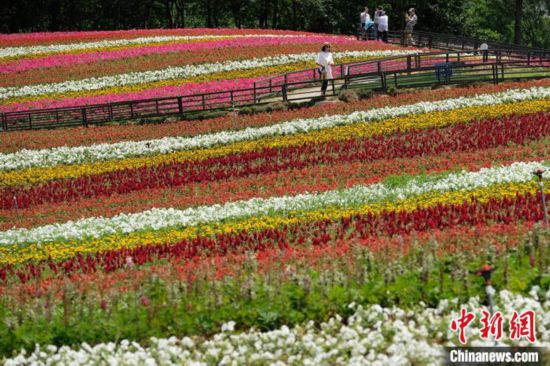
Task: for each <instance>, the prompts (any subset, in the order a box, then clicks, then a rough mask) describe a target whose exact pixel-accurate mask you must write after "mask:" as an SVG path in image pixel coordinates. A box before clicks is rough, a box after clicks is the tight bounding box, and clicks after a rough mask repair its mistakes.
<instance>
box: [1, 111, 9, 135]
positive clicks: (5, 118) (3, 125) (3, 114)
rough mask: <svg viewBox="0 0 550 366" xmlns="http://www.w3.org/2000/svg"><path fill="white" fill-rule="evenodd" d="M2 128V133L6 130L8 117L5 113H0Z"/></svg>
mask: <svg viewBox="0 0 550 366" xmlns="http://www.w3.org/2000/svg"><path fill="white" fill-rule="evenodd" d="M2 128H3V129H4V131H7V130H8V116H6V113H2Z"/></svg>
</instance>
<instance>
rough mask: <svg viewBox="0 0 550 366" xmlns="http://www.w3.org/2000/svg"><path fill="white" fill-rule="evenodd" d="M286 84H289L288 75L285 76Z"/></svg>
mask: <svg viewBox="0 0 550 366" xmlns="http://www.w3.org/2000/svg"><path fill="white" fill-rule="evenodd" d="M285 84H288V74H285Z"/></svg>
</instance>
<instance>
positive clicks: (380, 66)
mask: <svg viewBox="0 0 550 366" xmlns="http://www.w3.org/2000/svg"><path fill="white" fill-rule="evenodd" d="M376 65H377V68H378V72H382V64H381V63H380V61H378V62H377V63H376Z"/></svg>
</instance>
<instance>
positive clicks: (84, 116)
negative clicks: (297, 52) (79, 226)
mask: <svg viewBox="0 0 550 366" xmlns="http://www.w3.org/2000/svg"><path fill="white" fill-rule="evenodd" d="M418 37H422V35H418ZM420 39H422V38H420ZM445 68H447V69H448V70H451V72H452V73H453V75H450V76H449V75H446V74H445V73H444V72H443V73H442V71H441V70H445ZM438 73H439V74H443V75H444V76H445V75H446V76H445V77H443V78H441V75H439V74H438ZM333 74H334V76H335V78H334V80H332V82H331V86H332V93H333V94H334V95H336V88H337V87H338V88H342V89H346V88H354V87H359V86H361V87H369V88H372V89H383V90H386V89H387V88H388V87H389V86H394V87H396V88H398V87H405V86H422V85H433V84H434V83H445V84H456V83H464V82H467V81H468V80H469V81H470V82H471V81H472V80H479V79H485V80H487V81H492V82H495V83H498V82H500V81H502V80H504V79H508V78H517V79H528V78H541V77H549V76H550V57H549V54H548V53H547V51H544V50H542V51H541V50H531V49H530V50H519V49H518V50H488V51H483V52H478V51H471V50H465V51H452V52H433V53H421V54H412V55H405V56H394V57H388V58H384V59H380V60H373V61H366V62H356V63H350V64H341V65H335V66H334V68H333ZM437 75H439V77H437ZM321 82H322V81H321V80H319V77H318V75H317V74H316V69H309V70H302V71H297V72H293V73H287V74H284V75H280V76H278V77H276V78H271V79H269V80H268V81H267V82H264V83H260V82H257V83H254V85H253V87H251V88H244V89H236V90H228V91H224V92H215V93H206V94H196V95H186V96H176V97H166V98H157V99H147V100H134V101H125V102H116V103H108V104H97V105H87V106H78V107H69V108H53V109H41V110H30V111H20V112H7V113H3V114H1V115H0V121H1V127H2V130H3V131H13V130H29V129H42V128H57V127H67V126H90V125H100V124H104V123H107V122H110V121H116V120H133V119H138V118H150V117H163V116H184V115H185V114H187V113H193V112H197V111H207V110H217V109H228V108H235V107H242V106H247V105H252V104H258V103H270V102H274V101H277V100H279V101H294V100H300V99H306V98H311V95H309V96H307V95H308V94H307V92H305V91H304V92H300V91H299V89H307V88H308V87H309V88H310V89H311V87H317V86H318V85H320V84H321ZM309 94H311V92H309Z"/></svg>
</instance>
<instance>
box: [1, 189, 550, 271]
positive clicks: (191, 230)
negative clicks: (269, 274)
mask: <svg viewBox="0 0 550 366" xmlns="http://www.w3.org/2000/svg"><path fill="white" fill-rule="evenodd" d="M537 189H538V185H537V184H536V182H534V181H532V182H526V183H506V184H499V185H493V186H491V187H485V188H480V189H476V190H474V191H450V192H437V191H434V192H428V193H425V194H421V195H418V196H413V197H410V198H406V199H402V200H397V201H383V202H379V203H370V204H366V205H365V206H363V207H358V208H349V209H348V208H338V207H327V208H324V209H322V210H314V211H302V212H300V211H294V212H288V213H286V214H284V215H280V216H279V215H275V216H261V217H251V218H245V219H237V220H228V221H225V222H216V223H210V224H204V225H199V226H194V227H186V228H172V229H166V230H160V231H145V232H134V233H130V234H113V235H107V236H104V237H101V238H91V239H84V240H73V241H64V242H56V243H45V244H41V245H37V244H29V245H26V246H15V245H14V246H8V247H1V248H0V264H18V263H23V262H28V261H40V260H44V259H47V258H50V257H51V258H52V259H53V260H61V259H66V258H71V257H74V256H76V255H78V254H81V255H86V254H93V253H97V252H100V251H107V250H118V249H124V248H126V249H128V248H130V249H131V248H136V247H141V246H145V245H159V244H169V243H177V242H179V241H182V240H185V239H191V238H194V237H198V236H200V237H210V236H213V235H216V234H221V233H237V232H242V231H260V230H265V229H270V228H277V227H281V226H283V225H292V224H298V223H305V222H313V221H319V220H325V219H340V218H342V217H349V216H352V215H357V214H368V213H371V214H379V213H381V212H383V211H409V212H410V211H413V210H415V209H418V208H427V207H435V206H437V205H449V204H462V203H463V202H465V201H470V200H471V199H472V198H475V199H477V200H478V201H479V202H480V203H484V202H487V201H488V200H489V199H491V198H497V199H502V198H513V197H515V196H516V194H517V193H527V192H529V193H535V192H536V191H537ZM547 190H548V191H550V188H547Z"/></svg>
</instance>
